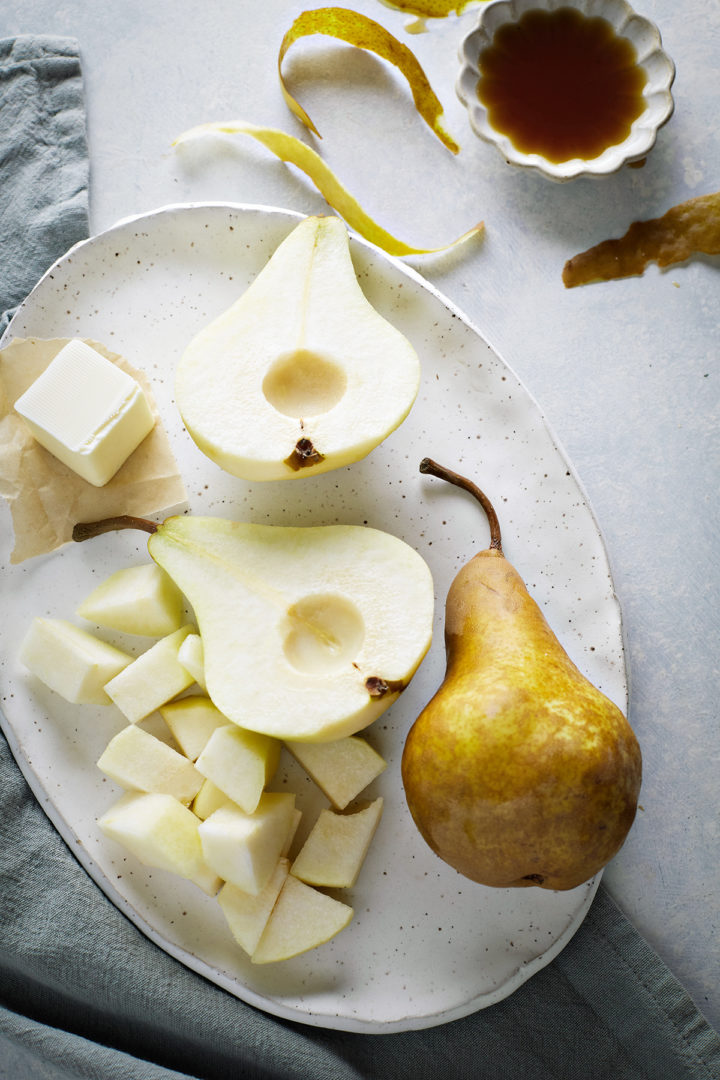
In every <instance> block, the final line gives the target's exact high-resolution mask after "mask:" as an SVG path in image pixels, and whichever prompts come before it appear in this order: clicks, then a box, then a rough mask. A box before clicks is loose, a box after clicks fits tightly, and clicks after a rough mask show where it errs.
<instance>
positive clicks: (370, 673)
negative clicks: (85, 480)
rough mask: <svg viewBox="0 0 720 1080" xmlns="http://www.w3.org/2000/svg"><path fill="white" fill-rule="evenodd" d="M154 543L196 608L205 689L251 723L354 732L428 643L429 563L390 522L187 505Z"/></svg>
mask: <svg viewBox="0 0 720 1080" xmlns="http://www.w3.org/2000/svg"><path fill="white" fill-rule="evenodd" d="M153 528H154V526H153ZM148 550H149V552H150V554H151V555H152V557H153V559H155V561H156V562H157V563H158V564H159V565H160V566H162V567H163V568H164V569H165V570H166V571H167V573H168V574H169V575H170V577H171V578H172V579H173V580H174V581H175V583H176V584H177V585H178V587H179V588H180V589H181V590H182V592H183V593H184V594H185V596H186V597H187V599H188V601H189V602H190V604H191V605H192V607H193V609H194V612H195V616H196V618H197V622H198V627H199V630H200V636H201V637H202V642H203V652H204V656H205V678H206V683H207V690H208V694H209V696H210V698H211V699H212V701H213V702H214V704H215V706H216V707H217V708H218V709H219V710H220V712H221V713H223V715H224V716H226V717H227V718H228V720H231V721H233V722H234V723H236V724H239V725H240V726H241V727H244V728H248V729H250V730H252V731H258V732H262V733H264V734H266V735H272V736H275V737H276V738H282V739H291V740H302V739H305V740H311V741H312V740H315V741H322V740H328V739H338V738H341V737H342V736H345V735H351V734H353V733H354V732H356V731H359V730H360V729H361V728H364V727H366V726H367V725H368V724H370V723H371V722H372V721H373V720H375V719H376V717H378V716H379V715H380V714H381V713H382V712H384V711H385V709H387V708H388V706H389V705H391V704H392V703H393V701H395V700H396V698H397V697H398V695H399V694H400V693H401V691H402V690H404V689H405V687H406V686H407V684H408V683H409V681H410V679H411V678H412V676H413V674H414V672H415V670H416V669H417V667H418V665H419V664H420V661H421V660H422V659H423V657H424V655H425V653H426V652H427V649H428V646H429V644H430V638H431V633H432V620H433V609H434V596H433V582H432V577H431V574H430V570H429V569H428V566H427V564H426V563H425V562H424V560H423V559H422V558H421V556H420V555H418V553H417V552H416V551H415V550H414V549H413V548H411V547H410V546H409V545H408V544H406V543H405V542H404V541H402V540H400V539H398V538H397V537H395V536H392V535H390V534H389V533H386V532H381V531H380V530H377V529H371V528H368V527H365V526H358V525H328V526H309V527H304V528H302V527H298V528H289V527H284V526H274V525H254V524H247V523H241V522H232V521H228V520H226V519H223V518H207V517H193V516H188V517H183V516H180V517H171V518H168V519H167V521H165V522H163V523H162V524H161V525H158V526H157V528H156V531H155V532H154V533H153V534H152V535H151V536H150V539H149V541H148Z"/></svg>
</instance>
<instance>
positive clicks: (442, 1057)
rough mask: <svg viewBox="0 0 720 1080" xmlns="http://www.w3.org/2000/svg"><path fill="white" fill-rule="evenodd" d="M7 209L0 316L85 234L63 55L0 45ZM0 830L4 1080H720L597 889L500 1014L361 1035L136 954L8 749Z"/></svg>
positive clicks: (77, 136) (81, 150)
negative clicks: (261, 1004)
mask: <svg viewBox="0 0 720 1080" xmlns="http://www.w3.org/2000/svg"><path fill="white" fill-rule="evenodd" d="M0 212H1V215H2V216H1V218H0V220H1V222H2V227H1V229H0V311H1V310H3V309H4V308H8V309H9V308H11V307H13V306H14V305H16V304H17V303H18V301H19V300H21V299H22V297H23V296H24V295H25V294H26V293H27V292H28V291H29V289H30V288H31V287H32V285H33V284H34V282H35V281H36V279H37V278H38V277H39V276H40V274H41V273H42V272H43V271H44V270H45V269H46V268H47V266H48V265H49V264H50V263H51V262H52V261H53V260H54V258H56V257H57V256H58V255H60V254H62V252H63V251H65V250H66V249H67V248H68V247H69V246H71V245H72V244H73V243H74V242H75V241H76V240H78V239H80V238H81V237H82V236H84V235H85V232H86V229H87V152H86V147H85V131H84V111H83V96H82V81H81V73H80V64H79V59H78V53H77V44H76V43H75V42H73V41H69V40H67V39H52V38H39V39H38V38H18V39H14V40H12V41H0ZM6 317H7V316H6ZM0 570H1V568H0ZM0 580H1V577H0ZM1 691H2V688H1V687H0V694H1ZM0 821H2V830H3V839H2V843H0V1080H11V1078H12V1080H76V1078H92V1080H181V1078H183V1077H185V1078H196V1080H199V1078H203V1080H205V1078H207V1080H235V1078H244V1077H248V1078H254V1080H261V1078H278V1077H281V1078H288V1080H359V1078H376V1077H377V1078H380V1077H383V1078H385V1077H388V1076H389V1077H392V1078H393V1080H425V1078H428V1080H429V1078H432V1080H436V1078H437V1077H438V1076H439V1075H442V1076H445V1077H447V1078H448V1080H455V1078H458V1080H464V1078H467V1080H506V1078H507V1080H580V1078H582V1080H609V1078H613V1080H718V1078H720V1037H718V1035H717V1033H716V1032H714V1031H713V1030H712V1028H710V1027H709V1025H708V1024H707V1023H706V1021H705V1020H704V1019H703V1017H702V1016H701V1015H700V1014H699V1013H698V1011H697V1009H696V1008H695V1006H694V1005H693V1003H692V1001H691V1000H690V998H689V997H688V995H687V994H686V993H685V991H684V990H683V988H682V987H681V986H680V985H679V983H678V982H677V981H676V979H675V978H674V977H673V975H672V974H671V973H670V972H669V971H668V969H667V968H666V967H665V966H664V964H663V963H662V962H661V961H660V959H659V958H658V957H657V956H656V955H655V954H654V952H653V951H652V950H651V949H650V948H649V946H648V945H647V943H646V942H645V941H644V940H643V939H642V938H641V937H640V936H639V935H638V934H637V932H636V931H635V930H634V928H633V927H632V926H631V925H630V924H629V923H628V921H627V920H626V919H625V918H624V916H623V915H622V914H621V913H620V911H619V910H618V909H617V907H616V906H615V905H614V904H613V902H612V901H611V899H610V898H609V896H608V895H607V893H605V892H604V891H603V890H602V889H601V890H600V891H599V893H598V895H597V897H596V899H595V902H594V904H593V906H592V908H591V910H590V912H589V914H588V916H587V918H586V919H585V921H584V923H583V925H582V927H581V928H580V930H579V931H578V932H577V934H576V935H575V937H574V938H573V940H572V941H571V942H570V944H569V945H568V946H567V947H566V948H565V949H564V950H563V952H562V953H561V954H560V956H559V957H558V958H557V959H556V960H555V961H554V962H553V963H552V964H550V965H549V966H548V967H547V968H545V969H544V970H543V971H541V972H539V973H538V974H537V975H535V976H534V978H532V979H531V980H530V981H529V982H528V983H526V984H525V985H524V986H522V987H521V988H520V989H519V990H517V991H516V992H515V993H514V994H513V995H512V996H511V997H510V998H508V999H506V1000H505V1001H503V1002H500V1003H499V1004H498V1005H494V1006H492V1007H491V1008H488V1009H484V1010H482V1011H481V1012H478V1013H476V1014H475V1015H473V1016H469V1017H466V1018H465V1019H463V1020H457V1021H454V1022H453V1023H449V1024H445V1025H443V1026H440V1027H437V1028H431V1029H429V1030H427V1031H419V1032H408V1033H401V1034H394V1035H377V1036H372V1035H355V1034H347V1033H344V1032H336V1031H324V1030H321V1029H316V1028H311V1027H307V1026H303V1025H301V1024H295V1023H290V1022H287V1021H284V1020H279V1019H277V1018H276V1017H273V1016H268V1015H266V1014H264V1013H261V1012H259V1011H257V1010H255V1009H253V1008H251V1007H250V1006H248V1005H246V1004H244V1003H243V1002H241V1001H238V1000H236V999H235V998H234V997H232V996H231V995H229V994H227V993H226V992H225V991H223V990H221V989H219V988H218V987H216V986H214V985H213V984H211V983H209V982H206V981H205V980H204V979H202V978H201V977H200V976H199V975H196V974H195V973H194V972H192V971H189V970H187V969H186V968H184V967H183V966H182V965H181V964H179V963H178V962H177V961H175V960H173V959H172V958H171V957H170V956H168V955H166V954H165V953H164V952H162V951H161V950H160V949H158V948H157V947H156V946H155V945H153V944H152V943H151V942H150V941H149V940H147V939H146V938H145V937H144V936H143V935H142V934H141V933H140V931H139V930H137V928H136V927H135V926H134V925H133V924H132V923H130V922H129V921H128V920H127V919H126V918H125V917H124V916H123V915H122V914H120V912H119V911H118V910H117V909H116V908H115V907H114V906H113V905H112V904H111V903H110V902H109V901H108V900H107V899H106V898H105V896H104V895H103V893H102V892H101V891H100V890H99V889H98V887H97V886H96V885H95V883H94V882H93V881H92V880H91V879H90V878H89V877H88V875H87V874H86V873H85V871H84V870H83V869H82V867H81V866H80V864H79V863H78V862H77V861H76V860H75V858H74V857H73V855H72V853H71V852H70V851H69V850H68V848H67V847H66V845H65V843H64V842H63V840H62V839H61V838H60V836H59V834H58V833H57V832H56V831H55V829H54V828H53V826H52V825H51V824H50V822H49V820H48V819H47V818H46V816H45V814H44V813H43V811H42V810H41V808H40V806H39V804H38V803H37V802H36V800H35V799H34V797H33V795H32V793H31V792H30V789H29V788H28V786H27V784H26V783H25V781H24V779H23V777H22V775H21V773H20V771H19V769H18V768H17V766H16V764H15V762H14V760H13V757H12V754H11V753H10V750H9V749H8V746H7V743H6V741H5V739H4V738H3V737H2V736H0Z"/></svg>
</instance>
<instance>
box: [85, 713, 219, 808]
mask: <svg viewBox="0 0 720 1080" xmlns="http://www.w3.org/2000/svg"><path fill="white" fill-rule="evenodd" d="M98 767H99V768H100V770H101V771H102V772H104V773H105V775H106V776H109V777H110V779H111V780H114V781H115V783H117V784H119V785H120V786H121V787H124V788H128V789H130V790H134V791H157V792H163V793H165V794H166V795H173V796H174V797H175V798H176V799H178V800H179V801H180V802H182V803H189V802H191V801H192V800H193V799H194V798H195V796H196V795H197V793H198V791H199V790H200V787H201V785H202V783H203V778H202V776H201V775H200V773H199V772H198V771H197V769H196V768H195V766H194V765H193V764H192V762H190V761H188V759H187V758H186V757H183V755H182V754H178V752H177V750H173V748H172V747H171V746H168V745H167V743H164V742H163V741H162V740H161V739H156V738H155V736H154V735H151V734H150V733H149V732H148V731H144V730H143V729H142V728H141V727H138V726H137V724H129V725H128V727H126V728H123V730H122V731H119V732H118V734H117V735H115V736H114V737H113V738H112V739H111V740H110V742H109V743H108V745H107V746H106V747H105V750H104V751H103V753H102V755H101V757H100V760H99V761H98Z"/></svg>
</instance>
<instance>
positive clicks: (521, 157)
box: [456, 0, 675, 181]
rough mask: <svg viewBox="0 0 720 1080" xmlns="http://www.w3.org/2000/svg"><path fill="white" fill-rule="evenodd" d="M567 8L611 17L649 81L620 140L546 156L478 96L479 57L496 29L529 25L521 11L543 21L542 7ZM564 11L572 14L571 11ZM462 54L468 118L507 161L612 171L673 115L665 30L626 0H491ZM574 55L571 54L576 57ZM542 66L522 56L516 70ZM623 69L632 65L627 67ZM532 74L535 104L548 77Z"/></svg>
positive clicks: (590, 172) (564, 176)
mask: <svg viewBox="0 0 720 1080" xmlns="http://www.w3.org/2000/svg"><path fill="white" fill-rule="evenodd" d="M568 8H569V9H574V11H575V12H576V13H577V14H578V15H580V16H584V17H585V21H587V20H596V19H598V18H599V19H603V20H605V21H606V22H607V23H609V24H610V28H611V29H610V28H606V29H608V32H609V33H610V36H613V34H612V31H614V35H616V37H617V38H619V39H625V40H624V42H623V41H621V43H620V44H621V45H622V46H623V47H625V48H626V47H627V42H629V43H630V45H631V46H632V48H634V50H635V54H636V59H634V61H633V62H631V65H630V66H631V67H636V68H639V69H640V73H641V74H640V77H639V80H640V83H642V77H643V76H644V86H642V87H641V89H639V90H638V92H637V97H638V103H637V110H638V115H637V116H636V117H635V118H634V119H633V120H632V122H631V125H630V126H629V130H626V133H625V134H624V135H623V137H622V138H621V140H620V141H615V140H613V142H612V145H603V146H599V147H597V148H595V149H593V150H592V151H591V152H589V153H583V154H580V155H577V154H576V155H569V156H568V157H567V158H565V159H563V160H553V158H554V157H555V155H554V154H549V155H548V156H546V154H544V153H542V152H540V151H538V152H535V150H529V149H527V148H526V149H525V150H522V149H519V148H518V146H517V145H515V142H513V141H512V140H511V138H510V136H509V135H508V134H507V133H506V132H507V128H506V130H505V131H501V130H499V126H498V125H497V112H496V111H495V112H493V119H494V123H493V122H491V118H490V115H489V109H488V107H487V106H486V105H485V104H484V103H483V101H481V100H480V97H479V96H478V85H479V82H480V79H481V74H482V73H481V64H480V57H481V54H484V63H485V67H487V58H488V56H489V53H488V51H487V50H488V49H489V48H490V46H492V45H493V44H494V42H495V39H496V35H497V34H498V31H501V32H502V33H501V37H502V36H503V35H507V33H508V30H511V32H512V33H516V31H515V30H513V29H511V28H512V27H517V24H518V23H520V22H521V20H523V24H522V25H523V26H525V27H526V26H527V23H528V20H527V19H526V18H524V17H525V16H527V14H528V13H530V12H532V13H533V14H532V15H531V16H530V18H532V19H534V20H535V21H536V25H537V20H538V18H539V19H540V20H543V19H545V20H546V21H547V20H549V19H550V18H551V16H550V15H547V16H546V15H543V14H542V13H557V12H559V11H560V9H568ZM565 15H566V16H567V12H566V13H565ZM557 17H558V16H557V15H553V16H552V18H557ZM571 17H574V16H571ZM578 21H580V20H578ZM495 51H496V52H497V50H495ZM459 58H460V64H461V67H460V73H459V76H458V79H457V83H456V91H457V94H458V97H459V98H460V100H461V101H462V103H463V104H464V105H465V106H466V108H467V110H468V116H469V120H470V126H471V127H472V129H473V131H474V132H475V134H476V135H478V136H479V137H480V138H481V139H484V140H485V141H486V142H489V143H492V144H493V145H494V146H496V147H497V149H498V150H499V151H500V153H501V154H502V155H503V157H504V158H505V160H506V161H507V162H508V163H509V164H511V165H516V166H520V167H522V168H526V169H531V170H534V171H536V172H540V173H542V175H543V176H546V177H548V178H549V179H550V180H556V181H566V180H572V179H575V178H576V177H579V176H589V177H602V176H609V175H610V174H611V173H614V172H617V170H618V169H620V168H621V167H622V166H623V165H627V164H630V163H632V162H636V161H639V160H641V159H643V158H644V157H645V156H646V155H647V154H648V152H649V151H650V150H651V149H652V147H653V146H654V144H655V140H656V137H657V133H658V131H659V129H660V128H661V127H662V125H663V124H665V123H666V122H667V121H668V120H669V119H670V117H671V116H672V112H673V108H674V103H673V99H672V94H671V87H672V84H673V80H674V78H675V65H674V64H673V61H672V60H671V59H670V57H669V56H668V55H667V54H666V53H665V51H664V50H663V47H662V41H661V37H660V31H659V30H658V28H657V27H656V26H655V24H654V23H652V22H650V20H649V19H646V18H644V17H642V16H640V15H638V14H636V12H634V11H633V9H632V8H631V7H630V5H629V4H628V3H627V2H626V0H491V2H490V3H488V4H487V5H486V6H485V7H483V8H482V9H481V11H480V13H479V16H478V20H477V22H476V24H475V26H474V28H473V29H472V30H471V31H470V32H469V33H468V34H467V35H466V37H465V38H464V39H463V41H462V42H461V45H460V50H459ZM576 59H577V58H573V62H575V61H576ZM547 64H548V65H551V64H552V61H551V60H549V59H548V61H547ZM538 67H540V69H541V70H542V62H539V63H538V65H536V66H535V67H534V68H532V69H531V67H530V65H529V64H527V63H525V62H524V61H523V62H522V63H520V62H518V73H519V75H520V77H524V78H525V80H526V83H527V80H528V72H529V71H530V70H534V71H537V68H538ZM521 69H522V72H521ZM546 70H548V72H549V71H550V70H552V71H557V64H556V63H555V64H554V65H553V66H552V67H550V66H548V67H547V68H546ZM623 70H624V71H625V72H627V70H628V69H627V68H625V69H623ZM532 79H533V80H534V83H533V84H532V85H528V86H527V88H526V89H527V94H528V109H531V108H532V109H537V103H538V101H540V100H541V99H542V96H543V92H544V91H545V84H544V80H543V78H542V75H541V74H534V75H533V76H532ZM510 82H512V79H511V80H510ZM485 85H487V83H486V84H485ZM535 90H536V91H537V92H536V93H535V92H534V91H535ZM513 92H515V93H516V92H517V91H513ZM573 93H574V91H573V87H572V83H571V82H570V80H568V89H567V94H568V95H569V96H570V98H572V96H573ZM576 97H579V95H576ZM490 111H492V110H490ZM593 122H594V121H593V119H592V118H590V117H588V121H587V126H588V127H592V124H593Z"/></svg>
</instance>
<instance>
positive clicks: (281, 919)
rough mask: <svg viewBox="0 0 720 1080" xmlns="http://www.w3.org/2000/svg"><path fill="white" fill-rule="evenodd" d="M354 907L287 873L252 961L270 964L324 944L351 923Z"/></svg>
mask: <svg viewBox="0 0 720 1080" xmlns="http://www.w3.org/2000/svg"><path fill="white" fill-rule="evenodd" d="M353 914H354V912H353V909H352V908H351V907H349V906H348V905H347V904H343V903H341V902H340V901H339V900H334V899H333V898H332V897H331V896H327V895H326V893H321V892H318V890H317V889H313V887H312V886H311V885H306V884H305V883H304V882H303V881H300V880H299V879H298V878H296V877H293V875H292V874H288V876H287V877H286V878H285V884H284V885H283V887H282V889H281V890H280V895H279V896H278V898H277V902H276V904H275V907H274V908H273V911H272V914H271V915H270V918H269V919H268V921H267V923H266V925H265V929H264V930H263V932H262V936H261V938H260V941H259V942H258V946H257V948H256V949H255V952H254V953H253V954H252V957H251V959H252V962H253V964H270V963H273V962H275V961H278V960H289V959H290V957H292V956H298V955H299V954H300V953H304V952H307V951H308V949H314V948H315V947H316V946H318V945H323V944H324V943H325V942H326V941H329V940H330V938H332V937H334V936H335V935H336V934H338V933H339V932H340V931H341V930H344V928H345V927H346V926H347V925H348V923H349V922H350V920H351V919H352V917H353Z"/></svg>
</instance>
